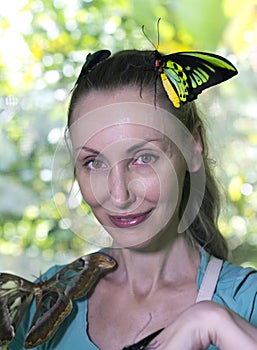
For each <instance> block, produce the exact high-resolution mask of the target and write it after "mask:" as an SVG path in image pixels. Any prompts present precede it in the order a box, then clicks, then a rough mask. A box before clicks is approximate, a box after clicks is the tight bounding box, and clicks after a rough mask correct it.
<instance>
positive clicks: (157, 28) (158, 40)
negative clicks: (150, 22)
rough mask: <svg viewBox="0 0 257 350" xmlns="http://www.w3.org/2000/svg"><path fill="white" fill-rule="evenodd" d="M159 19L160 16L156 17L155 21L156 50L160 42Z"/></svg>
mask: <svg viewBox="0 0 257 350" xmlns="http://www.w3.org/2000/svg"><path fill="white" fill-rule="evenodd" d="M160 20H161V17H159V18H158V21H157V23H156V30H157V47H156V49H157V50H158V48H159V44H160Z"/></svg>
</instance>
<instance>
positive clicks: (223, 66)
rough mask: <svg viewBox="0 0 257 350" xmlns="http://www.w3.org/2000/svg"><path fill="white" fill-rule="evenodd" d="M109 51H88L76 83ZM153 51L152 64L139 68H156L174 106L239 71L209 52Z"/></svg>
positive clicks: (105, 56)
mask: <svg viewBox="0 0 257 350" xmlns="http://www.w3.org/2000/svg"><path fill="white" fill-rule="evenodd" d="M110 55H111V52H110V51H109V50H100V51H97V52H95V53H93V54H90V53H89V54H88V55H87V59H86V62H85V63H84V65H83V67H82V69H81V72H80V74H79V77H78V79H77V81H76V83H75V86H76V85H77V84H78V83H79V81H80V80H81V78H82V77H84V76H86V74H87V73H88V72H90V71H91V70H92V69H93V68H94V67H95V66H96V65H98V64H99V63H101V62H102V61H104V60H105V59H107V58H108V57H109V56H110ZM152 55H153V60H150V61H149V62H151V65H152V67H150V66H148V67H142V69H146V70H148V69H155V71H156V72H157V76H159V77H160V79H161V82H162V85H163V88H164V90H165V91H166V93H167V96H168V98H169V100H170V101H171V102H172V104H173V105H174V107H176V108H179V107H180V106H181V105H182V104H185V103H187V102H191V101H193V100H195V99H197V97H198V95H199V94H200V93H201V92H202V91H203V90H205V89H207V88H209V87H211V86H214V85H217V84H220V83H222V82H223V81H226V80H228V79H230V78H232V77H233V76H235V75H236V74H237V73H238V72H237V69H236V68H235V67H234V65H233V64H232V63H231V62H230V61H229V60H227V59H226V58H224V57H222V56H219V55H217V54H214V53H210V52H202V51H185V52H175V53H171V54H169V55H162V54H161V53H160V52H159V51H158V50H154V51H153V52H152ZM149 64H150V63H149Z"/></svg>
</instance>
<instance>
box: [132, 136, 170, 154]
mask: <svg viewBox="0 0 257 350" xmlns="http://www.w3.org/2000/svg"><path fill="white" fill-rule="evenodd" d="M153 141H163V140H162V139H151V140H144V141H142V142H139V143H136V144H135V145H133V146H131V147H129V148H128V149H127V153H132V152H135V151H137V150H138V149H140V148H141V147H143V146H145V145H146V144H147V143H150V142H153Z"/></svg>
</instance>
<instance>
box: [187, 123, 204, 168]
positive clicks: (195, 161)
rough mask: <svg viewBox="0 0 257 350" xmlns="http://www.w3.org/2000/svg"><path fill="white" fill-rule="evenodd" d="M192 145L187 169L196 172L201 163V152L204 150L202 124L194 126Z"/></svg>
mask: <svg viewBox="0 0 257 350" xmlns="http://www.w3.org/2000/svg"><path fill="white" fill-rule="evenodd" d="M192 135H193V139H194V142H193V145H192V153H191V160H190V166H189V171H190V172H192V173H195V172H197V171H198V170H199V169H200V168H201V166H202V164H203V157H202V155H203V152H204V142H203V130H202V126H201V125H200V124H199V123H198V124H196V125H195V126H194V129H193V132H192Z"/></svg>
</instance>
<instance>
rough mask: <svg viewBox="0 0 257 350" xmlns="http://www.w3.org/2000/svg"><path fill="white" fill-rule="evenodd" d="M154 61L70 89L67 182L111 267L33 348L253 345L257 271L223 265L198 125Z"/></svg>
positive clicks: (122, 65)
mask: <svg viewBox="0 0 257 350" xmlns="http://www.w3.org/2000/svg"><path fill="white" fill-rule="evenodd" d="M89 58H90V57H89ZM97 61H100V60H97ZM152 62H153V52H149V51H135V50H131V51H122V52H120V53H117V54H116V55H114V56H113V57H110V58H108V59H105V60H103V61H101V62H93V61H92V60H91V61H90V62H89V63H88V64H87V65H86V69H84V70H82V73H81V75H80V77H79V79H78V81H77V83H76V86H75V88H74V90H73V94H72V97H71V102H70V108H69V114H68V130H69V134H70V138H71V142H72V154H73V161H74V167H75V175H76V179H77V181H78V183H79V186H80V190H81V193H82V195H83V198H84V200H85V201H86V203H87V204H88V205H89V206H90V208H91V210H92V212H93V213H94V215H95V217H96V218H97V219H98V221H99V222H100V223H101V224H102V226H103V227H104V228H105V229H106V230H107V231H108V233H109V234H110V236H111V237H112V239H113V245H112V247H111V248H108V249H106V253H108V254H109V255H110V256H112V257H113V258H114V259H115V260H116V261H117V268H116V269H115V270H114V271H112V272H110V273H108V274H106V275H105V276H104V277H103V278H101V279H100V280H99V281H98V283H97V285H96V286H95V288H94V291H93V292H92V293H91V294H90V296H89V297H88V299H87V300H80V301H78V302H75V303H74V307H73V311H72V313H71V314H70V316H68V317H67V319H66V320H65V321H64V322H63V323H62V324H61V326H60V328H59V330H58V331H57V333H56V335H55V336H54V337H53V338H52V339H51V340H50V341H49V342H48V343H46V344H45V345H42V346H40V347H37V348H38V349H62V350H63V349H64V350H65V349H71V348H72V346H73V347H74V348H75V349H87V350H91V349H92V350H93V349H94V350H96V349H101V350H121V349H122V348H124V347H125V346H126V345H128V344H133V343H136V342H138V341H140V340H141V339H143V338H145V337H147V336H148V335H149V334H152V333H154V332H155V331H157V330H161V331H160V332H159V333H158V335H156V336H155V337H154V338H153V339H152V341H151V342H150V343H149V344H148V345H147V347H146V348H147V349H152V348H154V349H157V350H170V349H181V350H182V349H183V350H200V349H208V350H211V349H212V350H213V349H220V350H231V349H233V350H236V349H238V350H239V349H240V350H241V349H247V350H252V349H256V348H257V329H256V328H255V327H257V301H256V295H257V273H256V272H255V271H254V270H252V269H243V268H241V267H236V266H233V265H231V264H229V263H228V262H227V261H226V260H227V254H228V250H227V246H226V243H225V241H224V239H223V237H222V235H221V234H220V232H219V229H218V227H217V218H218V213H219V200H218V189H217V186H216V184H215V181H214V178H213V176H212V173H211V169H210V165H209V164H208V157H207V147H206V142H205V133H204V127H203V123H202V121H201V119H200V117H199V114H198V113H197V110H196V107H195V105H194V102H188V103H186V104H183V105H182V106H181V107H179V108H176V107H174V103H173V102H174V101H171V98H170V97H168V95H167V92H166V91H165V89H164V88H163V86H162V82H161V78H160V76H158V77H157V75H156V74H157V73H156V69H157V68H158V67H156V66H153V65H152V69H149V67H151V64H152ZM96 63H97V64H96ZM213 256H214V257H216V258H219V259H212V257H213ZM220 259H222V260H224V261H225V262H224V263H223V264H222V262H221V260H220ZM209 262H210V264H209V265H208V263H209ZM207 266H208V268H207ZM207 271H208V273H207ZM51 274H53V270H51V271H49V272H48V274H47V275H48V276H50V275H51ZM201 287H202V288H201ZM206 289H207V290H206ZM199 290H200V291H199ZM196 301H197V302H196ZM24 329H26V326H25V323H23V325H22V327H21V328H20V330H19V331H18V334H17V336H16V338H15V340H14V341H13V342H12V344H11V345H10V349H22V348H23V347H22V345H20V344H22V343H23V341H22V335H21V334H24Z"/></svg>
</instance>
